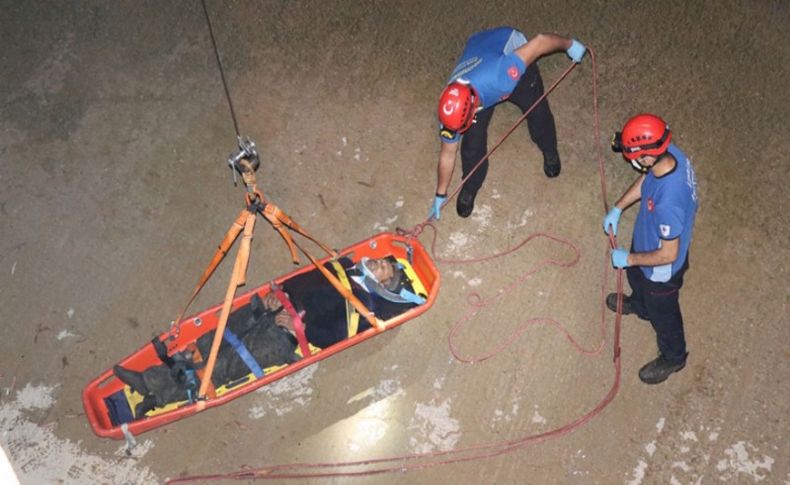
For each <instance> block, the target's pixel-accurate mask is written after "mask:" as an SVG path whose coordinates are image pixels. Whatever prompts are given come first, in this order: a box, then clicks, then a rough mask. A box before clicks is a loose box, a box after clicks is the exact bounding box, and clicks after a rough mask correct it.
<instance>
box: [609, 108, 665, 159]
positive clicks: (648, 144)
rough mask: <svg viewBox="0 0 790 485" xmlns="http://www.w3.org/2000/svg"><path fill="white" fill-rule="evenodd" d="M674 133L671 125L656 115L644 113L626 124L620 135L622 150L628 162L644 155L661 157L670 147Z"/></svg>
mask: <svg viewBox="0 0 790 485" xmlns="http://www.w3.org/2000/svg"><path fill="white" fill-rule="evenodd" d="M671 140H672V132H671V131H669V125H668V124H667V122H666V121H664V120H662V119H661V118H659V117H658V116H656V115H652V114H649V113H642V114H638V115H636V116H634V117H633V118H631V119H630V120H628V121H627V122H626V123H625V126H623V132H622V133H621V134H620V148H621V149H622V151H623V156H624V157H625V158H627V159H628V160H635V159H637V158H639V157H642V156H644V155H650V156H654V157H656V156H659V155H661V154H662V153H664V152H665V151H667V147H668V146H669V142H670V141H671Z"/></svg>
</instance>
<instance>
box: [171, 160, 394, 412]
mask: <svg viewBox="0 0 790 485" xmlns="http://www.w3.org/2000/svg"><path fill="white" fill-rule="evenodd" d="M240 165H241V166H242V167H243V168H244V171H243V172H242V178H243V179H244V183H245V185H246V186H247V194H246V195H245V199H246V202H247V207H246V208H245V209H244V210H243V211H242V212H241V213H240V214H239V215H238V217H237V218H236V220H235V221H234V222H233V225H231V227H230V229H228V232H227V233H226V234H225V237H224V239H223V240H222V242H221V243H220V245H219V247H218V248H217V251H216V252H215V253H214V257H213V258H212V260H211V262H210V263H209V265H208V266H207V267H206V269H205V270H204V271H203V274H202V275H201V277H200V280H199V281H198V284H197V285H196V286H195V289H194V290H193V292H192V296H191V297H190V298H189V300H188V301H187V304H186V305H185V306H184V309H183V310H182V311H181V313H179V315H178V317H177V318H176V319H175V321H174V323H173V329H172V331H171V337H170V338H171V339H175V338H176V337H178V334H179V332H180V324H181V321H182V320H183V318H184V314H185V313H186V311H187V308H189V305H190V304H192V302H193V301H194V300H195V298H196V297H197V295H198V293H200V290H201V289H203V287H204V286H205V284H206V282H207V281H208V280H209V278H211V276H212V275H213V274H214V271H215V270H216V269H217V267H218V266H219V263H220V262H222V260H223V259H224V258H225V255H227V254H228V251H229V250H230V248H231V246H233V243H234V242H235V241H236V240H237V239H238V237H239V234H242V231H243V236H242V240H241V245H240V246H239V251H238V253H237V254H236V261H235V263H234V266H233V273H232V274H231V278H230V282H229V283H228V289H227V291H226V292H225V300H224V301H223V303H222V310H221V312H220V317H219V322H218V323H217V328H216V331H215V333H214V340H213V341H212V343H211V351H210V353H209V355H208V359H206V367H205V369H204V372H203V375H202V376H201V382H200V391H199V393H198V397H199V398H201V399H204V398H206V396H207V392H208V393H209V395H208V397H209V398H211V397H213V396H212V395H211V394H213V393H212V392H210V384H211V376H212V374H213V372H214V366H215V365H216V361H217V354H218V352H219V347H220V343H221V342H222V338H223V335H224V334H225V326H226V325H227V322H228V316H229V315H230V311H231V306H232V303H233V298H234V296H235V294H236V288H238V287H239V286H242V285H244V284H245V283H246V281H247V265H248V262H249V258H250V247H251V242H252V237H253V232H254V230H255V219H256V217H257V214H258V213H260V214H261V215H262V216H263V217H264V218H265V219H266V220H267V221H269V223H270V224H271V225H272V227H274V229H275V230H277V232H278V233H279V234H280V236H281V237H282V238H283V240H284V241H285V243H286V244H287V245H288V250H289V251H290V253H291V260H292V261H293V262H294V264H298V263H299V256H298V254H297V252H296V248H299V250H301V251H302V253H304V255H305V256H306V257H307V259H309V260H310V262H311V263H313V265H314V266H315V267H316V268H317V269H318V270H319V271H320V272H321V274H323V275H324V277H325V278H326V279H327V281H329V283H330V284H331V285H332V286H333V287H334V288H335V290H337V291H338V293H340V294H341V295H342V296H343V297H344V298H345V299H346V300H347V301H348V302H349V303H350V304H351V306H353V307H354V309H356V311H357V312H359V314H360V315H362V316H363V317H365V319H367V320H368V322H370V325H371V326H372V327H374V328H376V329H378V330H379V331H381V330H384V326H383V323H382V322H381V321H380V320H379V319H377V318H376V316H375V315H374V314H373V313H372V312H371V311H370V310H369V309H368V308H367V307H366V306H365V305H364V303H362V302H361V301H360V300H359V298H357V297H356V296H354V293H353V292H352V291H351V289H350V288H346V286H344V285H343V283H341V282H340V280H339V279H338V278H337V277H336V276H335V275H333V274H332V272H331V271H329V270H327V269H326V268H325V267H324V266H323V265H322V264H320V263H319V262H318V260H317V259H316V258H315V257H313V255H312V254H310V253H309V252H308V251H307V250H306V249H304V247H302V246H301V245H300V244H299V243H298V242H296V241H295V240H294V239H293V237H292V236H291V233H290V232H289V231H294V232H296V233H298V234H300V235H302V236H304V237H305V238H307V239H309V240H311V241H313V242H314V243H315V244H316V245H318V246H319V247H320V248H321V249H323V250H324V251H325V252H326V253H327V254H328V255H330V256H332V257H333V258H337V253H336V252H335V251H333V250H332V249H330V248H329V247H327V246H326V245H324V244H322V243H321V242H320V241H318V240H317V239H315V238H314V237H313V236H312V235H310V234H309V233H308V232H307V231H306V230H305V229H304V228H303V227H301V226H300V225H299V224H297V223H296V222H294V221H293V219H291V218H290V217H289V216H288V215H287V214H286V213H285V212H283V211H282V210H280V208H279V207H277V206H275V205H274V204H272V203H270V202H267V201H266V199H265V198H264V196H263V193H261V191H260V190H258V188H257V186H256V182H255V171H254V169H253V168H252V166H251V164H250V163H249V161H248V160H246V159H244V160H242V161H241V163H240ZM278 293H282V292H281V291H278ZM276 294H277V293H276ZM277 296H278V298H280V300H281V301H283V299H285V298H287V296H286V295H285V294H284V293H283V294H281V295H280V294H277ZM288 303H289V305H290V302H288ZM284 306H285V304H284ZM291 306H292V305H291ZM298 333H299V335H298V339H297V340H298V341H299V345H300V347H303V351H302V352H303V355H304V356H309V355H310V352H309V345H307V339H306V338H305V336H304V326H303V325H302V328H301V332H298ZM304 347H307V352H305V350H304Z"/></svg>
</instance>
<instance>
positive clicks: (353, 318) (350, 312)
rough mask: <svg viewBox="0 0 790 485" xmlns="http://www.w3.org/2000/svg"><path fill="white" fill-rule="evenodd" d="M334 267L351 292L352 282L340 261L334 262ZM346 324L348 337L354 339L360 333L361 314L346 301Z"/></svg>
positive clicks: (338, 276)
mask: <svg viewBox="0 0 790 485" xmlns="http://www.w3.org/2000/svg"><path fill="white" fill-rule="evenodd" d="M332 266H333V267H334V268H335V272H336V273H337V278H338V279H339V280H340V282H341V283H343V286H344V287H345V288H346V289H347V290H349V291H351V282H350V281H348V276H347V275H346V270H345V269H343V266H342V265H341V264H340V263H339V262H338V261H332ZM346 322H348V336H349V337H353V336H354V335H356V334H357V332H358V331H359V313H358V312H357V311H356V310H355V309H354V308H351V306H350V305H349V303H348V300H346Z"/></svg>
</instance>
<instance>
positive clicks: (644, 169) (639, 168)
mask: <svg viewBox="0 0 790 485" xmlns="http://www.w3.org/2000/svg"><path fill="white" fill-rule="evenodd" d="M631 166H632V167H634V168H635V169H636V171H637V172H639V173H647V171H648V170H650V168H649V167H645V166H644V165H642V164H641V163H639V161H638V160H637V159H636V158H635V159H633V160H631Z"/></svg>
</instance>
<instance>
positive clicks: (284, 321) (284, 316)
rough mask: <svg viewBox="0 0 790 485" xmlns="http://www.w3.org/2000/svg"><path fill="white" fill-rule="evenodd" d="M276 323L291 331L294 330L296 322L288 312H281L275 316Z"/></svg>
mask: <svg viewBox="0 0 790 485" xmlns="http://www.w3.org/2000/svg"><path fill="white" fill-rule="evenodd" d="M274 323H276V324H277V325H279V326H281V327H285V328H287V329H288V330H290V331H291V332H293V331H294V322H293V319H292V318H291V315H290V314H289V313H288V312H280V313H278V314H277V315H275V316H274Z"/></svg>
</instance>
